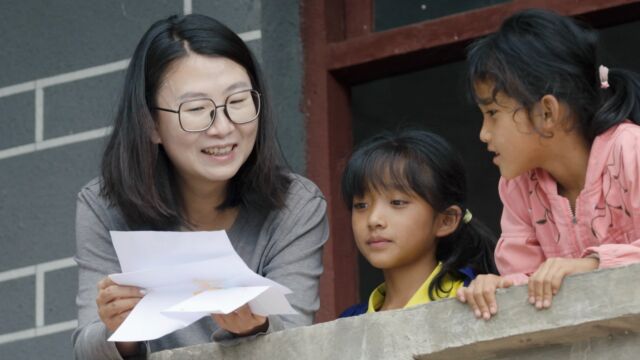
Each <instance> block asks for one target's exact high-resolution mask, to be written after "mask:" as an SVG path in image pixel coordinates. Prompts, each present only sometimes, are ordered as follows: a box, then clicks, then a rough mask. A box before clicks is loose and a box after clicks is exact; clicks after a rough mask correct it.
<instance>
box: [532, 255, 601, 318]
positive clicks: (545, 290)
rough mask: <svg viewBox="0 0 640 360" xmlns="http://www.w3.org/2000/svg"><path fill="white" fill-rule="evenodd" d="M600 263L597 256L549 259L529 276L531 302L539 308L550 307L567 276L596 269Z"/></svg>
mask: <svg viewBox="0 0 640 360" xmlns="http://www.w3.org/2000/svg"><path fill="white" fill-rule="evenodd" d="M599 264H600V261H599V260H598V259H597V258H591V257H587V258H582V259H567V258H550V259H547V260H546V261H545V262H544V263H542V265H540V267H539V268H538V270H536V272H535V273H533V275H531V277H530V278H529V303H530V304H532V305H534V306H535V307H536V308H537V309H546V308H549V307H550V306H551V299H552V298H553V296H554V295H556V294H557V293H558V291H559V290H560V285H562V280H564V277H565V276H567V275H571V274H576V273H581V272H587V271H591V270H595V269H597V268H598V265H599Z"/></svg>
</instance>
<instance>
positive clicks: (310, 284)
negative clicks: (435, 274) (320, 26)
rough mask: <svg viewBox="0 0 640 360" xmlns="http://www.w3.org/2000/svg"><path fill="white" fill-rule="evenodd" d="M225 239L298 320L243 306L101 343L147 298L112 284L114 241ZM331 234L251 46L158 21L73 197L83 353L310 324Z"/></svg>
mask: <svg viewBox="0 0 640 360" xmlns="http://www.w3.org/2000/svg"><path fill="white" fill-rule="evenodd" d="M222 229H224V230H226V231H227V233H228V236H229V238H230V240H231V243H232V244H233V246H234V248H235V250H236V251H237V252H238V254H239V255H240V257H242V258H243V260H244V261H245V262H246V263H247V265H248V266H249V267H250V268H251V269H252V270H253V271H255V272H257V273H258V274H261V275H263V276H265V277H268V278H270V279H272V280H275V281H277V282H279V283H281V284H283V285H285V286H287V287H289V288H290V289H291V290H292V291H293V294H291V295H289V296H288V299H289V301H290V302H291V304H292V306H293V307H294V308H295V309H296V310H297V311H298V312H299V313H300V315H293V316H269V317H261V316H258V315H254V314H252V313H251V310H250V309H249V307H248V306H245V307H242V308H240V309H239V310H237V311H235V312H234V313H231V314H229V315H212V316H211V317H210V318H209V317H207V318H204V319H201V320H200V321H198V322H196V323H194V324H192V325H191V326H189V327H187V328H184V329H181V330H179V331H176V332H174V333H172V334H169V335H167V336H165V337H162V338H160V339H157V340H154V341H150V342H147V343H137V342H132V343H125V342H118V343H111V342H108V341H107V338H108V337H109V336H110V334H111V333H112V332H113V331H115V329H117V328H118V326H119V325H120V324H121V323H122V322H123V321H124V319H125V318H126V317H127V315H128V314H129V312H130V311H131V310H132V309H133V307H134V306H135V304H137V302H138V301H139V300H140V299H141V297H142V296H143V294H142V293H141V291H140V289H138V288H134V287H126V286H118V285H117V284H115V283H113V282H112V281H111V280H110V279H109V278H107V277H106V275H108V274H110V273H117V272H120V268H119V264H118V259H117V256H116V254H115V251H114V248H113V245H112V243H111V240H110V237H109V231H110V230H173V231H208V230H222ZM327 237H328V225H327V219H326V202H325V200H324V197H323V196H322V194H321V193H320V191H319V190H318V189H317V187H316V186H315V185H314V184H313V183H311V182H310V181H309V180H307V179H305V178H303V177H301V176H298V175H294V174H291V173H288V172H287V171H286V170H285V168H284V167H283V165H282V160H281V155H280V152H279V150H278V146H277V143H276V139H275V133H274V129H273V123H272V119H271V116H270V113H269V106H268V97H267V95H266V93H265V88H264V83H263V80H262V78H261V75H260V72H259V69H258V65H257V63H256V61H255V60H254V58H253V56H252V55H251V53H250V51H249V50H248V48H247V47H246V45H245V44H244V42H243V41H242V40H241V39H240V38H239V37H238V36H237V35H236V34H235V33H233V32H232V31H231V30H229V29H228V28H227V27H225V26H224V25H222V24H220V23H219V22H217V21H216V20H213V19H211V18H209V17H206V16H202V15H187V16H184V17H177V16H172V17H170V18H168V19H166V20H161V21H158V22H156V23H155V24H153V25H152V26H151V28H150V29H149V30H148V31H147V32H146V33H145V35H144V36H143V37H142V39H141V40H140V43H139V44H138V46H137V48H136V50H135V52H134V55H133V57H132V59H131V63H130V65H129V69H128V71H127V74H126V78H125V86H124V91H123V94H122V98H121V101H120V106H119V110H118V114H117V117H116V120H115V124H114V128H113V133H112V135H111V138H110V140H109V143H108V145H107V148H106V150H105V153H104V156H103V161H102V176H101V177H100V178H97V179H95V180H93V181H91V182H90V183H89V184H87V185H86V186H85V187H84V188H83V189H82V190H81V191H80V193H79V195H78V208H77V219H76V238H77V254H76V261H77V263H78V267H79V290H78V297H77V303H78V329H77V330H76V331H75V332H74V334H73V342H74V348H75V355H76V357H77V358H90V359H102V358H120V356H122V357H126V356H134V355H139V354H143V353H145V352H150V351H158V350H162V349H167V348H175V347H182V346H188V345H192V344H197V343H203V342H208V341H210V340H211V339H213V340H216V341H220V340H230V339H233V338H235V337H240V336H250V335H255V334H260V333H268V332H272V331H277V330H281V329H284V328H287V327H293V326H299V325H307V324H311V322H312V320H313V316H314V313H315V311H316V310H317V309H318V307H319V299H318V278H319V276H320V274H321V272H322V259H321V255H322V246H323V244H324V242H325V241H326V240H327ZM96 284H97V286H96Z"/></svg>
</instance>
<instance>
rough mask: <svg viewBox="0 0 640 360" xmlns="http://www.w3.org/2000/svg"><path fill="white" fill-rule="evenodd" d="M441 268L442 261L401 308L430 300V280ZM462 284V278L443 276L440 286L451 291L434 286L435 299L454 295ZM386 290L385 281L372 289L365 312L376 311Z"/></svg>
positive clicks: (382, 301)
mask: <svg viewBox="0 0 640 360" xmlns="http://www.w3.org/2000/svg"><path fill="white" fill-rule="evenodd" d="M441 269H442V263H441V262H439V263H438V266H436V268H435V269H433V272H431V275H429V277H428V278H427V280H425V281H424V283H422V285H420V288H419V289H418V290H417V291H416V292H415V293H414V294H413V296H412V297H411V299H409V302H407V304H406V305H405V306H404V307H403V309H406V308H409V307H412V306H416V305H420V304H426V303H429V302H431V299H430V298H429V285H430V284H431V282H432V281H433V278H435V277H436V275H437V274H438V273H439V272H440V270H441ZM463 285H464V281H463V280H453V279H451V277H450V276H445V277H444V279H443V281H442V288H443V289H445V290H447V289H451V291H449V292H442V291H440V290H439V289H438V288H437V287H436V289H435V294H434V295H435V296H434V297H435V300H440V299H447V298H452V297H455V296H456V293H457V292H458V289H459V288H461V287H462V286H463ZM386 292H387V285H386V284H385V283H382V284H380V285H379V286H378V287H377V288H375V290H373V292H372V293H371V296H369V308H368V309H367V313H373V312H376V311H378V310H379V309H380V308H381V307H382V304H384V298H385V294H386Z"/></svg>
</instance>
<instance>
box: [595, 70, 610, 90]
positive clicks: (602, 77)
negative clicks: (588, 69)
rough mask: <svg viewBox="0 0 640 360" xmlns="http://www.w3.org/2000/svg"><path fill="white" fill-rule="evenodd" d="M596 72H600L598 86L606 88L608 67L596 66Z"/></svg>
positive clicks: (607, 86)
mask: <svg viewBox="0 0 640 360" xmlns="http://www.w3.org/2000/svg"><path fill="white" fill-rule="evenodd" d="M598 72H599V73H600V88H601V89H608V88H609V68H608V67H606V66H604V65H600V67H599V68H598Z"/></svg>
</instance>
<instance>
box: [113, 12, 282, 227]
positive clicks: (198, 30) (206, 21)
mask: <svg viewBox="0 0 640 360" xmlns="http://www.w3.org/2000/svg"><path fill="white" fill-rule="evenodd" d="M189 53H196V54H200V55H206V56H221V57H225V58H228V59H230V60H233V61H235V62H236V63H238V64H240V65H241V66H242V67H244V68H245V70H246V71H247V73H248V74H249V78H250V79H251V84H252V86H253V88H254V89H256V90H257V91H258V92H260V94H261V95H262V96H261V99H262V101H263V103H262V108H261V113H260V118H259V119H258V134H257V137H256V142H255V145H254V148H253V151H252V152H251V154H250V155H249V158H248V159H247V160H246V162H245V163H244V164H243V165H242V167H241V168H240V169H239V171H238V172H237V173H236V174H235V176H233V178H232V179H231V180H230V182H229V186H228V190H227V194H226V197H225V199H224V201H223V202H222V203H221V204H215V205H216V206H217V207H218V208H219V209H225V208H229V207H234V206H237V205H240V204H244V205H246V206H252V207H257V208H261V209H270V208H274V207H281V206H283V204H284V198H285V195H286V191H287V189H288V187H289V184H290V181H291V180H290V178H289V177H288V176H287V174H286V169H285V168H284V165H283V160H282V157H281V153H280V150H279V146H278V144H277V141H276V136H275V131H274V123H273V119H272V116H271V110H270V105H269V96H268V94H267V92H266V88H265V84H264V80H263V78H262V75H261V73H260V69H259V67H258V63H257V62H256V60H255V59H254V57H253V55H252V54H251V52H250V51H249V49H248V48H247V46H246V44H245V43H244V42H243V41H242V39H240V37H238V35H236V34H235V33H234V32H233V31H231V30H230V29H229V28H227V27H226V26H224V25H223V24H221V23H220V22H218V21H216V20H214V19H212V18H210V17H207V16H203V15H186V16H171V17H169V18H167V19H164V20H160V21H158V22H156V23H154V24H153V25H152V26H151V27H150V28H149V30H147V32H146V33H145V34H144V35H143V37H142V39H141V40H140V42H139V43H138V46H137V47H136V49H135V52H134V53H133V57H132V58H131V62H130V64H129V68H128V69H127V73H126V77H125V80H124V88H123V91H122V95H121V99H120V104H119V107H118V112H117V115H116V118H115V123H114V126H113V133H112V134H111V137H110V139H109V142H108V144H107V147H106V149H105V152H104V155H103V158H102V179H103V182H102V187H101V194H102V195H103V196H106V197H107V198H108V199H109V201H110V202H111V203H112V204H113V205H116V206H117V207H118V208H119V210H120V211H121V212H122V213H123V215H124V217H125V220H126V221H127V223H128V224H129V225H130V226H131V227H134V228H139V227H144V228H154V229H168V228H173V227H175V226H177V225H189V224H188V221H187V220H186V219H185V216H184V213H183V210H182V200H181V195H180V191H179V190H178V186H177V184H176V176H175V170H174V167H173V165H172V164H171V161H170V160H169V158H168V157H167V154H166V153H165V151H164V149H163V148H162V146H159V145H156V144H154V143H152V141H151V135H152V131H153V129H154V118H153V116H152V113H151V110H150V109H151V108H152V107H153V106H155V95H156V91H157V90H158V87H159V86H160V84H161V83H162V81H163V77H164V75H165V73H166V72H167V69H168V68H169V66H171V64H173V63H174V62H175V61H177V60H178V59H181V58H184V57H186V56H188V55H189Z"/></svg>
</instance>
